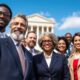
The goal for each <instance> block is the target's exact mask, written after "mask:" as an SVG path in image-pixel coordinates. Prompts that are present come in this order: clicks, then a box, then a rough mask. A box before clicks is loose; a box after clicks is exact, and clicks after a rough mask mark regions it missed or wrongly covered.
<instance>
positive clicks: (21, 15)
mask: <svg viewBox="0 0 80 80" xmlns="http://www.w3.org/2000/svg"><path fill="white" fill-rule="evenodd" d="M17 17H20V18H22V19H24V20H25V22H26V30H27V28H28V20H27V17H26V15H24V14H18V15H16V16H15V17H13V18H12V19H11V21H10V26H11V24H12V23H13V20H14V19H15V18H17ZM26 30H25V31H26Z"/></svg>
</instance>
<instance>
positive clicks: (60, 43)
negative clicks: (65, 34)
mask: <svg viewBox="0 0 80 80" xmlns="http://www.w3.org/2000/svg"><path fill="white" fill-rule="evenodd" d="M57 48H58V50H59V52H61V53H65V50H66V43H65V41H64V40H59V41H58V45H57Z"/></svg>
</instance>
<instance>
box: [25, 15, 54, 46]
mask: <svg viewBox="0 0 80 80" xmlns="http://www.w3.org/2000/svg"><path fill="white" fill-rule="evenodd" d="M27 19H28V25H29V27H28V31H35V32H36V34H37V39H38V38H39V36H40V35H41V34H43V33H45V32H48V33H54V27H55V24H56V22H55V20H54V19H53V18H47V17H44V16H42V15H40V14H32V15H29V16H27ZM26 34H27V32H26ZM37 47H38V45H37Z"/></svg>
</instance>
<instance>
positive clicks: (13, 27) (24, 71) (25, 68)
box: [0, 15, 35, 80]
mask: <svg viewBox="0 0 80 80" xmlns="http://www.w3.org/2000/svg"><path fill="white" fill-rule="evenodd" d="M27 27H28V21H27V19H26V16H25V15H17V16H16V17H14V18H13V19H12V20H11V22H10V32H11V36H10V37H7V38H1V39H0V80H35V77H34V73H33V63H32V60H31V59H30V55H29V54H30V53H29V52H28V51H27V50H26V49H25V48H24V47H23V46H22V45H21V44H20V42H21V40H22V39H23V38H24V35H25V32H26V29H27Z"/></svg>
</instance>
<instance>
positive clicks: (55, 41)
mask: <svg viewBox="0 0 80 80" xmlns="http://www.w3.org/2000/svg"><path fill="white" fill-rule="evenodd" d="M45 36H47V37H49V38H50V39H51V40H52V43H53V45H54V47H55V46H56V45H57V42H58V38H57V37H56V35H55V34H52V33H44V34H42V35H41V36H40V38H39V39H38V44H39V46H40V47H42V42H43V39H44V37H45Z"/></svg>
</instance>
